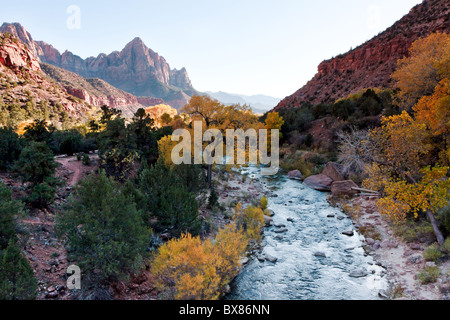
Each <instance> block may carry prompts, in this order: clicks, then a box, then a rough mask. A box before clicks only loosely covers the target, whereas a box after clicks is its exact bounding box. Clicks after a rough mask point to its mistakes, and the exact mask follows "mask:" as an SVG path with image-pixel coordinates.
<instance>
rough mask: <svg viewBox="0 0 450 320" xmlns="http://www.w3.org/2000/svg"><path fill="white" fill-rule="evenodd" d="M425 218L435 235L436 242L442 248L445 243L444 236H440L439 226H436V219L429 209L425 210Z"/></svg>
mask: <svg viewBox="0 0 450 320" xmlns="http://www.w3.org/2000/svg"><path fill="white" fill-rule="evenodd" d="M427 216H428V219H430V222H431V226H432V227H433V231H434V234H435V235H436V239H437V242H438V243H439V245H440V246H443V245H444V242H445V240H444V236H443V235H442V233H441V230H439V226H438V224H437V221H436V218H435V217H434V214H433V212H432V211H431V210H429V209H428V210H427Z"/></svg>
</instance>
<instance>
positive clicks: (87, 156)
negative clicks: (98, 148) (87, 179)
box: [81, 154, 91, 166]
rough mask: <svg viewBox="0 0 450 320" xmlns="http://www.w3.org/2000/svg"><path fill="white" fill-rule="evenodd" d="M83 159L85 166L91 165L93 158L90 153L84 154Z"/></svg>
mask: <svg viewBox="0 0 450 320" xmlns="http://www.w3.org/2000/svg"><path fill="white" fill-rule="evenodd" d="M81 161H82V163H83V165H85V166H89V165H91V158H89V155H88V154H83V158H82V160H81Z"/></svg>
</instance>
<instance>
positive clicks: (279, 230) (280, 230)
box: [274, 228, 288, 233]
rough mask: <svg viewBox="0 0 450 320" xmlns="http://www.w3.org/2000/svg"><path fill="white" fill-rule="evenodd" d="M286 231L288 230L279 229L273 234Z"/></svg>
mask: <svg viewBox="0 0 450 320" xmlns="http://www.w3.org/2000/svg"><path fill="white" fill-rule="evenodd" d="M287 231H288V229H286V228H280V229H277V230H275V231H274V232H275V233H285V232H287Z"/></svg>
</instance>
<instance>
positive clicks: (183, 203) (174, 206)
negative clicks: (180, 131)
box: [138, 160, 202, 237]
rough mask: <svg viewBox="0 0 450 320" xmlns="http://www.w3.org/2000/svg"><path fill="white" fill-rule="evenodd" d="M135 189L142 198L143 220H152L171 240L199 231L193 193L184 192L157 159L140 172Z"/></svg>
mask: <svg viewBox="0 0 450 320" xmlns="http://www.w3.org/2000/svg"><path fill="white" fill-rule="evenodd" d="M162 182H164V183H162ZM138 189H139V191H140V192H141V193H142V194H143V195H144V197H145V215H146V221H147V222H149V221H150V220H151V219H152V218H155V217H156V218H157V219H158V222H157V225H156V226H155V227H156V229H157V230H158V231H162V232H166V231H170V232H171V234H172V235H173V236H175V237H177V236H180V235H181V234H183V233H190V234H192V235H197V234H198V233H199V232H200V229H201V224H202V223H201V221H200V220H199V218H198V203H197V200H196V199H195V194H193V193H191V192H189V191H188V190H187V189H186V187H185V186H184V185H183V182H182V180H180V178H179V177H178V176H177V175H176V174H175V172H173V170H171V169H170V168H168V167H166V166H165V165H164V162H163V161H161V160H159V161H158V162H157V163H156V164H155V165H154V166H151V167H150V168H149V169H144V170H143V171H142V173H141V174H140V175H139V179H138Z"/></svg>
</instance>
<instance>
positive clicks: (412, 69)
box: [392, 32, 450, 109]
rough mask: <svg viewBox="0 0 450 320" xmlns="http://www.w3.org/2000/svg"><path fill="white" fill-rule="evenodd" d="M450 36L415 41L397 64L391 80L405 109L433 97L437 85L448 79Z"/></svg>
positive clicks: (437, 34) (435, 36) (439, 34)
mask: <svg viewBox="0 0 450 320" xmlns="http://www.w3.org/2000/svg"><path fill="white" fill-rule="evenodd" d="M449 65H450V35H449V34H447V33H439V32H437V33H433V34H431V35H429V36H428V37H426V38H422V39H419V40H416V41H415V42H414V43H413V44H412V46H411V48H410V50H409V55H408V56H407V57H405V58H403V59H400V60H399V61H398V67H397V70H396V71H395V72H394V73H393V74H392V78H393V79H394V81H395V82H396V85H397V87H398V88H399V89H400V92H399V96H400V99H401V101H402V102H403V107H404V109H408V108H410V107H412V106H413V105H414V104H415V103H416V102H417V101H418V100H419V99H420V98H421V97H423V96H429V95H431V94H433V92H434V89H435V88H436V86H437V85H438V83H439V82H440V81H442V80H443V79H445V78H447V79H450V68H449Z"/></svg>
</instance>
